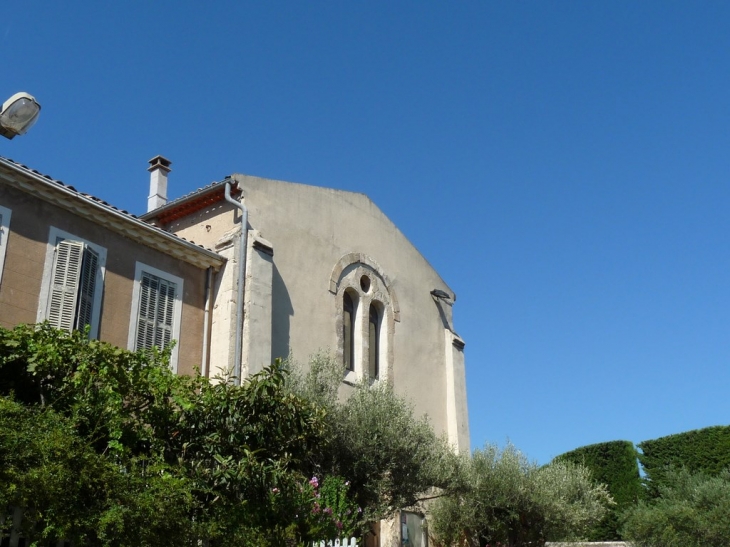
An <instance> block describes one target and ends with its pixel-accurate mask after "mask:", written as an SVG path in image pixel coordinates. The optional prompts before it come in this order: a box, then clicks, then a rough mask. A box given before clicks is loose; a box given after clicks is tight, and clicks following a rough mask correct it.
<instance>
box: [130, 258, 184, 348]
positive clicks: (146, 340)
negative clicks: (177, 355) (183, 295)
mask: <svg viewBox="0 0 730 547" xmlns="http://www.w3.org/2000/svg"><path fill="white" fill-rule="evenodd" d="M176 288H177V287H176V284H175V283H172V282H171V281H167V280H165V279H162V278H160V277H157V276H156V275H152V274H149V273H147V272H142V279H141V281H140V288H139V319H138V321H137V349H151V348H152V347H153V346H157V347H158V348H160V349H164V348H165V347H166V346H167V345H168V344H169V343H170V340H172V321H173V309H174V304H175V291H176Z"/></svg>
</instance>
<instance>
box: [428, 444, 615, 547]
mask: <svg viewBox="0 0 730 547" xmlns="http://www.w3.org/2000/svg"><path fill="white" fill-rule="evenodd" d="M462 469H463V476H462V480H461V485H462V491H461V492H460V493H458V494H455V495H451V496H447V497H444V498H441V499H439V500H437V501H436V503H435V505H434V507H433V510H432V526H431V532H432V535H433V536H434V537H435V539H436V540H437V542H438V543H439V544H442V545H456V544H464V545H469V546H473V547H478V546H482V547H483V546H485V545H491V544H494V543H497V542H501V543H502V544H504V545H509V546H517V545H520V546H522V545H531V544H537V545H539V544H542V543H543V542H544V541H546V540H551V541H561V540H572V539H580V538H581V537H582V536H583V535H584V534H585V533H586V531H587V530H588V529H589V528H590V526H592V525H593V524H595V523H596V522H598V521H599V520H600V519H601V518H602V517H603V515H604V513H605V511H606V507H607V506H608V505H610V504H611V503H612V500H611V497H610V495H609V494H608V492H607V490H606V487H605V486H603V485H596V484H595V483H593V481H592V480H591V477H590V473H589V472H588V470H587V469H585V468H584V467H582V466H579V465H575V464H571V463H568V462H554V463H551V464H549V465H547V466H544V467H540V466H538V465H537V464H535V463H531V462H529V461H528V459H527V458H526V457H525V456H524V455H523V454H522V453H521V452H519V451H518V450H517V449H516V448H514V447H513V446H512V445H508V446H507V447H505V448H504V449H499V448H498V447H496V446H494V445H487V446H485V447H484V449H482V450H476V451H474V453H473V454H472V457H471V459H468V458H466V457H465V458H464V461H463V465H462Z"/></svg>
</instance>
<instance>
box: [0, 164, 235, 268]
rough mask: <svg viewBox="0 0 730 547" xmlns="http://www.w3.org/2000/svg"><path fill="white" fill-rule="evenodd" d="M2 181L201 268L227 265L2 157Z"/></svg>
mask: <svg viewBox="0 0 730 547" xmlns="http://www.w3.org/2000/svg"><path fill="white" fill-rule="evenodd" d="M0 181H2V182H3V183H5V184H7V185H8V186H11V187H13V188H17V189H19V190H21V191H23V192H26V193H29V194H32V195H34V196H38V197H39V198H41V199H43V200H45V201H48V202H49V203H52V204H54V205H57V206H59V207H61V208H63V209H65V210H67V211H70V212H72V213H74V214H76V215H78V216H79V217H81V218H85V219H87V220H90V221H91V222H94V223H95V224H98V225H100V226H103V227H105V228H107V229H109V230H112V231H113V232H116V233H118V234H121V235H123V236H125V237H127V238H129V239H131V240H133V241H136V242H138V243H140V244H142V245H146V246H148V247H151V248H153V249H156V250H158V251H161V252H163V253H165V254H167V255H170V256H172V257H174V258H177V259H178V260H182V261H183V262H186V263H188V264H192V265H193V266H196V267H198V268H202V269H205V268H208V267H212V268H214V269H216V270H217V269H219V268H220V267H221V266H222V265H223V264H224V263H225V258H223V257H222V256H220V255H219V254H218V253H216V252H214V251H211V250H209V249H205V248H204V247H201V246H200V245H196V244H195V243H193V242H190V241H187V240H184V239H182V238H180V237H178V236H176V235H174V234H171V233H168V232H165V231H163V230H161V229H159V228H157V227H155V226H152V225H150V224H148V223H147V222H145V221H144V220H141V219H139V218H137V217H134V216H132V215H130V214H129V213H126V212H124V211H121V210H119V209H115V208H114V207H112V206H110V205H108V204H105V203H103V202H102V201H100V200H97V199H96V198H94V197H93V196H89V195H87V194H82V193H80V192H78V191H76V190H75V189H73V188H71V187H69V186H67V185H65V184H63V183H62V182H60V181H56V180H54V179H52V178H50V177H45V176H44V175H41V174H40V173H38V172H36V171H33V170H31V169H29V168H27V167H25V166H23V165H20V164H17V163H15V162H13V161H12V160H8V159H6V158H2V157H0Z"/></svg>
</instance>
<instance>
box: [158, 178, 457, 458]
mask: <svg viewBox="0 0 730 547" xmlns="http://www.w3.org/2000/svg"><path fill="white" fill-rule="evenodd" d="M234 178H235V179H236V181H238V183H239V186H240V187H241V188H242V189H243V194H244V196H245V198H244V203H245V204H246V206H247V208H248V211H249V229H250V230H257V231H259V232H260V235H261V236H262V237H263V238H266V240H268V241H269V242H271V245H272V247H273V251H274V254H273V264H272V265H273V272H272V290H271V299H272V302H271V305H272V324H271V345H272V348H271V355H272V358H275V357H286V356H287V355H288V354H289V353H290V352H292V353H293V355H294V358H295V359H296V360H298V361H302V362H306V361H307V359H308V357H309V356H310V355H312V354H314V353H316V352H318V351H320V350H325V351H329V352H330V353H332V354H333V355H334V354H336V353H337V351H338V325H339V324H340V321H341V310H342V304H341V302H339V299H340V298H341V295H340V294H339V293H337V294H333V292H332V291H331V290H330V289H331V281H332V279H331V278H332V274H333V269H335V266H336V265H337V264H338V262H339V261H340V259H342V257H343V256H344V255H347V254H348V253H355V254H360V255H362V256H363V257H367V259H368V260H371V261H373V262H374V263H375V264H377V266H378V267H379V268H380V269H381V270H382V273H383V274H384V276H385V279H386V280H387V283H388V285H389V288H390V290H392V292H393V294H394V295H395V298H396V299H397V307H398V311H399V314H398V317H394V316H393V317H392V321H391V322H390V323H391V324H390V328H391V329H392V338H391V339H390V341H391V344H392V347H390V348H389V350H390V352H391V354H392V361H393V367H392V370H391V371H390V374H389V375H388V376H389V381H392V383H393V385H394V388H395V390H396V392H398V393H400V394H402V395H405V396H406V397H408V398H409V399H410V400H411V401H413V403H414V404H415V407H416V410H417V412H418V413H420V414H428V416H429V417H430V419H431V420H432V423H433V425H434V427H435V429H436V431H437V432H439V433H444V434H446V433H449V437H450V439H451V440H452V442H453V443H454V444H455V445H457V446H458V447H459V448H460V449H462V450H468V448H469V430H468V421H467V409H466V389H465V383H464V361H463V352H462V348H463V345H462V346H461V347H459V348H457V351H456V352H455V351H454V346H453V344H452V343H451V342H452V340H453V337H452V336H451V332H450V331H448V329H449V328H451V329H453V328H454V327H453V320H452V317H451V313H452V310H451V308H452V307H451V305H441V306H439V304H438V303H437V302H436V301H435V299H434V298H433V297H432V296H431V294H430V292H431V290H433V289H441V290H445V291H446V292H448V293H449V294H453V293H452V292H451V290H450V289H449V287H448V286H447V285H446V284H445V282H444V281H443V280H442V279H441V277H440V276H439V275H438V273H437V272H436V271H435V270H434V269H433V268H432V267H431V266H430V265H429V264H428V262H427V261H426V260H425V259H424V257H423V256H422V255H421V254H420V253H419V252H418V250H417V249H416V248H415V247H414V246H413V245H412V244H411V243H410V242H409V241H408V240H407V238H406V237H405V236H404V235H403V234H402V233H401V232H400V230H398V228H397V227H396V226H395V225H394V224H393V223H392V222H391V221H390V220H389V219H388V218H387V217H386V216H385V215H384V214H383V213H382V211H380V209H379V208H378V207H377V206H376V205H375V204H374V203H373V202H372V201H371V200H370V199H369V198H368V197H367V196H365V195H364V194H356V193H352V192H345V191H340V190H334V189H328V188H320V187H315V186H309V185H302V184H295V183H288V182H281V181H274V180H268V179H261V178H257V177H250V176H245V175H235V176H234ZM239 216H240V215H239V213H238V212H237V211H235V210H234V208H233V206H231V205H230V204H228V203H226V202H219V203H217V204H216V205H214V206H210V207H208V208H206V209H204V210H202V211H199V212H198V213H195V214H192V215H190V216H188V217H186V218H184V219H181V220H178V221H175V222H174V223H172V224H170V225H169V226H167V229H169V230H170V231H173V232H174V233H177V234H178V235H181V236H183V237H185V238H186V239H188V240H192V241H195V242H196V243H198V244H202V245H204V246H209V247H211V248H215V245H216V243H217V242H218V241H219V240H220V238H221V236H222V235H223V234H225V233H226V232H228V231H230V230H231V229H232V228H234V227H237V226H238V225H239V224H238V223H239V222H240V218H239ZM338 304H339V305H338ZM391 311H393V310H391ZM391 315H393V314H391ZM447 331H448V332H447ZM447 334H448V336H447ZM216 336H217V335H216ZM447 367H448V373H449V374H450V376H448V375H447ZM447 386H449V388H450V389H451V391H452V396H451V397H448V396H447ZM449 423H451V427H449Z"/></svg>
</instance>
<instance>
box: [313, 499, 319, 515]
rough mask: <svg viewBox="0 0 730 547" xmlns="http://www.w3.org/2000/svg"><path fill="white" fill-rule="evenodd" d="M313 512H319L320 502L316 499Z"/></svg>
mask: <svg viewBox="0 0 730 547" xmlns="http://www.w3.org/2000/svg"><path fill="white" fill-rule="evenodd" d="M312 513H315V514H316V513H319V503H318V502H316V501H315V502H314V508H313V509H312Z"/></svg>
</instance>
